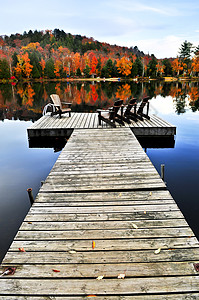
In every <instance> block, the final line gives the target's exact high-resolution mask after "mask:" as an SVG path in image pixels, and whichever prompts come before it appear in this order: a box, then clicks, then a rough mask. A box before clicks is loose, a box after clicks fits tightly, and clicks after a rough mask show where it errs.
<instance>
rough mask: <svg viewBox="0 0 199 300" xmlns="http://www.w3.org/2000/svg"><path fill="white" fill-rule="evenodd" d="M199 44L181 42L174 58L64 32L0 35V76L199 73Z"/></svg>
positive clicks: (41, 77)
mask: <svg viewBox="0 0 199 300" xmlns="http://www.w3.org/2000/svg"><path fill="white" fill-rule="evenodd" d="M198 50H199V47H194V46H193V45H192V44H191V43H189V42H187V41H185V42H184V43H183V44H182V45H181V47H180V48H179V55H178V56H177V57H176V58H164V59H157V58H156V57H155V56H154V55H153V54H152V55H147V54H144V53H143V52H142V51H140V50H139V49H138V48H137V46H134V47H130V48H128V47H121V46H117V45H110V44H108V43H100V42H98V41H96V40H94V39H93V38H88V37H85V36H81V35H71V34H70V33H65V32H64V31H63V30H59V29H54V30H45V31H37V30H35V31H31V30H30V31H29V32H28V33H27V32H24V33H23V34H12V35H10V36H1V37H0V80H1V81H3V82H4V81H7V80H11V81H13V82H16V81H20V80H23V81H24V80H25V81H30V80H44V79H46V80H49V79H50V80H52V79H54V80H55V79H64V78H65V79H66V80H67V79H71V78H94V77H100V78H110V77H116V78H118V77H121V78H126V79H132V78H140V77H150V78H162V77H167V76H175V77H180V76H184V77H198V75H199V51H198Z"/></svg>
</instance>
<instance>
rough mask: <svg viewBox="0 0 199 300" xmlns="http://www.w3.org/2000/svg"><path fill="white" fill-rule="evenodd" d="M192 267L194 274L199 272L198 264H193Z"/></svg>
mask: <svg viewBox="0 0 199 300" xmlns="http://www.w3.org/2000/svg"><path fill="white" fill-rule="evenodd" d="M193 266H194V268H195V270H196V272H199V263H197V264H193Z"/></svg>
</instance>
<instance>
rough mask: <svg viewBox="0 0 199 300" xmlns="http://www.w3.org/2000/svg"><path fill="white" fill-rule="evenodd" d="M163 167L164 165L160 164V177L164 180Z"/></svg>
mask: <svg viewBox="0 0 199 300" xmlns="http://www.w3.org/2000/svg"><path fill="white" fill-rule="evenodd" d="M164 167H165V165H163V164H162V165H161V178H162V180H163V181H164Z"/></svg>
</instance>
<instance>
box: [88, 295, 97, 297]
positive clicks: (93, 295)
mask: <svg viewBox="0 0 199 300" xmlns="http://www.w3.org/2000/svg"><path fill="white" fill-rule="evenodd" d="M87 297H97V296H96V295H88V296H87Z"/></svg>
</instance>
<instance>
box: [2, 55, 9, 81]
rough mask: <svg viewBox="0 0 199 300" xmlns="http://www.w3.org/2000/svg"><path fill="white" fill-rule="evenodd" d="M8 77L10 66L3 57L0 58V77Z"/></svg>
mask: <svg viewBox="0 0 199 300" xmlns="http://www.w3.org/2000/svg"><path fill="white" fill-rule="evenodd" d="M9 78H10V67H9V63H8V61H7V60H6V59H5V58H4V59H2V60H0V79H9Z"/></svg>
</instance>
